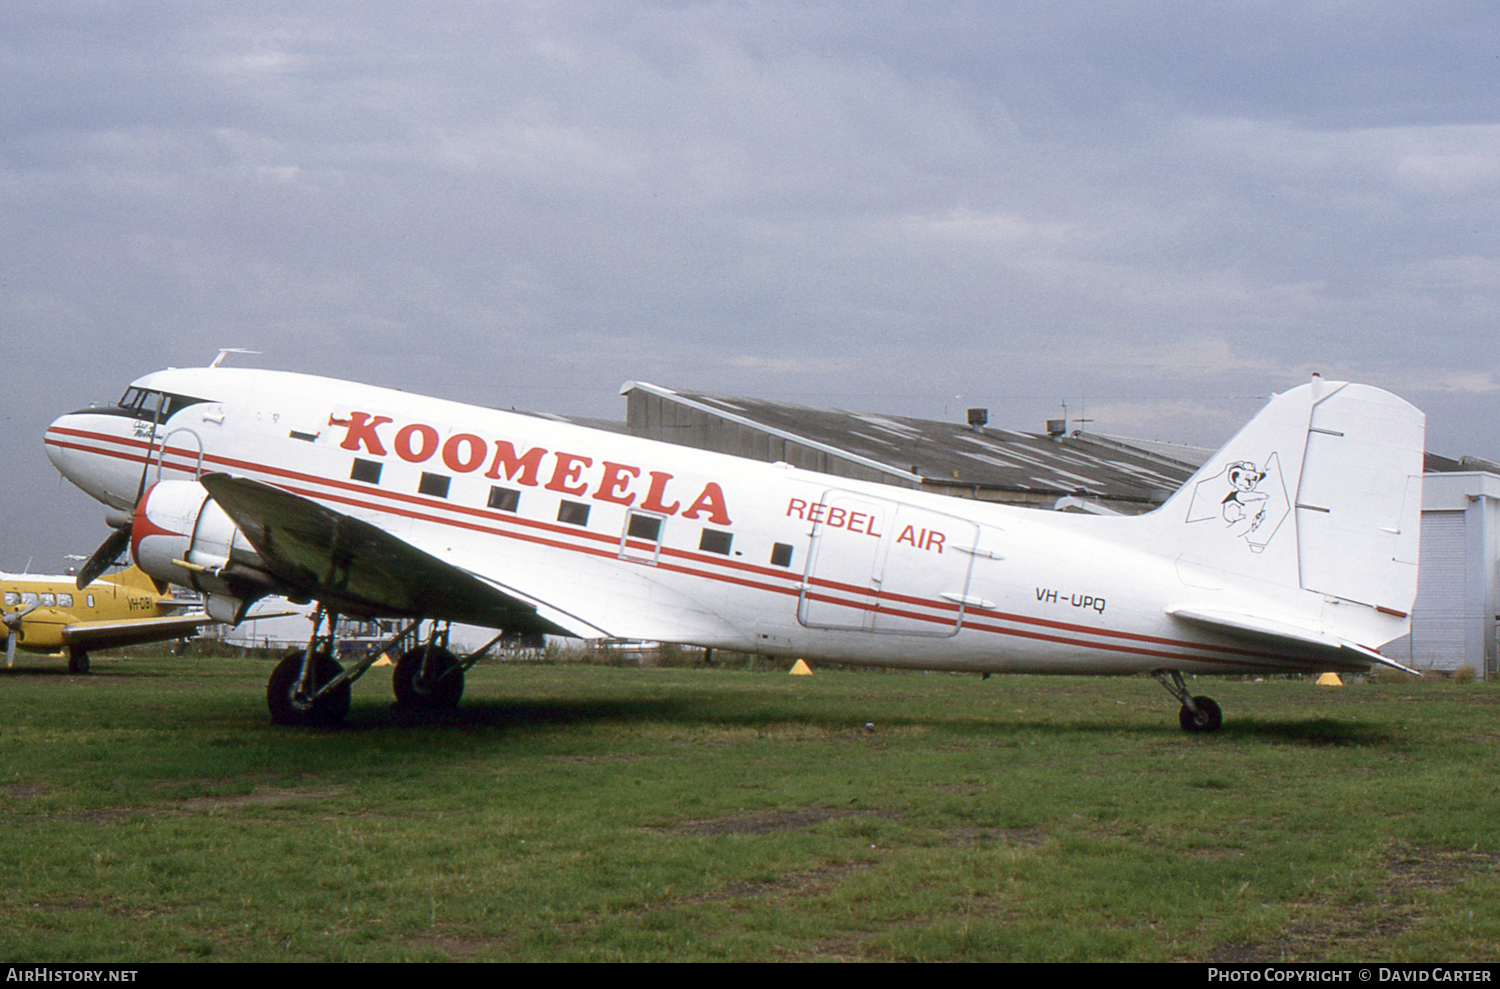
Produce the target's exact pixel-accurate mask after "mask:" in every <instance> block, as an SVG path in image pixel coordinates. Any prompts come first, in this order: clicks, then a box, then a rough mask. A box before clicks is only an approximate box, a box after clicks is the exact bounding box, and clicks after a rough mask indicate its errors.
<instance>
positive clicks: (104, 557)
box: [77, 526, 130, 591]
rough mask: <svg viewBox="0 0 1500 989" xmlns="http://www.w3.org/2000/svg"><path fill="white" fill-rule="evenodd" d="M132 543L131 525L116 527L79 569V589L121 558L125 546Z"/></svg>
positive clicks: (90, 582) (87, 584)
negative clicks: (121, 527)
mask: <svg viewBox="0 0 1500 989" xmlns="http://www.w3.org/2000/svg"><path fill="white" fill-rule="evenodd" d="M128 545H130V527H129V526H126V527H125V528H123V529H116V530H115V531H114V532H111V533H110V534H109V536H108V537H107V538H106V539H105V540H104V542H102V543H100V544H99V548H98V549H96V550H94V555H93V556H91V557H89V558H88V562H86V563H84V565H83V566H82V567H81V568H80V569H79V571H78V581H77V584H78V589H79V590H80V591H81V590H83V589H84V588H85V587H87V586H89V585H90V584H92V583H93V582H94V578H95V577H98V576H99V575H100V574H102V573H103V572H104V571H105V570H107V569H109V567H110V566H111V565H112V564H113V563H114V562H115V561H116V560H118V559H119V558H120V554H121V553H123V552H125V547H126V546H128Z"/></svg>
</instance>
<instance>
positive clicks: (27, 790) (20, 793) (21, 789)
mask: <svg viewBox="0 0 1500 989" xmlns="http://www.w3.org/2000/svg"><path fill="white" fill-rule="evenodd" d="M46 792H47V788H46V787H44V786H42V785H41V784H40V783H12V784H10V785H8V786H0V797H5V798H6V799H7V800H29V799H31V798H32V797H40V796H41V795H42V794H44V793H46Z"/></svg>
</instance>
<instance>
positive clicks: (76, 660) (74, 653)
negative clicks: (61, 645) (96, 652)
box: [68, 646, 89, 674]
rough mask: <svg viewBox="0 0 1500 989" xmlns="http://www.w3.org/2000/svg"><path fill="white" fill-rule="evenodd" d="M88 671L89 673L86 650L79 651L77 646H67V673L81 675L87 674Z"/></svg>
mask: <svg viewBox="0 0 1500 989" xmlns="http://www.w3.org/2000/svg"><path fill="white" fill-rule="evenodd" d="M88 671H89V654H88V650H86V649H80V648H78V647H77V646H69V647H68V672H69V673H79V674H82V673H87V672H88Z"/></svg>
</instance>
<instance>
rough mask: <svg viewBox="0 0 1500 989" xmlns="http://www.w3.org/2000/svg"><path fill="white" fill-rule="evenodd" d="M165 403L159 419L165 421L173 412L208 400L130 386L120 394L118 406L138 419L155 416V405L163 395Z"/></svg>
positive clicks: (153, 417)
mask: <svg viewBox="0 0 1500 989" xmlns="http://www.w3.org/2000/svg"><path fill="white" fill-rule="evenodd" d="M164 395H165V397H166V404H164V405H162V406H161V421H162V422H166V421H167V420H168V419H170V418H172V414H173V413H174V412H180V411H181V410H183V409H185V408H187V407H188V406H189V405H198V404H200V403H202V402H206V401H208V399H206V398H192V397H190V396H187V395H175V394H173V393H172V392H159V391H152V390H151V389H148V388H136V387H135V386H133V385H132V386H131V387H129V388H127V389H125V394H124V395H121V396H120V408H121V409H124V410H125V411H126V412H130V413H133V414H134V415H135V417H136V418H138V419H155V418H157V406H158V404H159V403H161V401H162V398H163V396H164Z"/></svg>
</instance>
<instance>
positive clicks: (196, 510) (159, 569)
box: [130, 481, 275, 623]
mask: <svg viewBox="0 0 1500 989" xmlns="http://www.w3.org/2000/svg"><path fill="white" fill-rule="evenodd" d="M130 558H131V559H132V560H133V561H134V562H135V565H136V566H138V567H140V568H141V569H142V570H144V571H145V572H146V573H147V574H149V575H150V576H151V577H153V578H155V579H156V580H163V581H166V582H168V583H171V584H179V585H182V586H184V587H191V588H192V589H193V590H195V591H198V592H199V593H201V594H204V595H205V596H206V602H207V609H208V613H209V614H210V615H212V616H213V617H215V618H217V619H219V620H220V621H227V622H231V623H235V622H238V621H239V620H240V619H242V618H243V617H244V614H245V610H246V609H248V608H249V606H250V605H251V604H252V603H254V601H255V600H256V599H258V598H260V597H262V596H264V595H265V594H267V593H270V592H271V591H272V590H274V589H275V588H274V584H275V581H274V579H273V578H272V577H271V576H270V574H268V573H267V572H266V571H265V567H264V564H263V563H262V561H261V558H260V554H259V553H257V552H256V551H255V547H253V546H251V545H250V542H249V540H247V539H246V538H245V535H244V533H242V532H240V529H239V526H237V525H235V524H234V520H232V519H231V518H230V517H229V516H228V515H226V514H225V512H224V509H222V508H220V507H219V503H218V502H216V501H214V500H213V498H211V497H210V496H209V493H208V491H207V489H206V488H204V487H203V485H201V484H199V483H198V482H197V481H161V482H158V483H157V484H154V485H152V486H151V487H150V488H149V489H148V490H147V491H146V493H145V495H144V496H143V497H142V498H141V501H140V504H138V505H136V506H135V520H134V522H132V524H131V528H130Z"/></svg>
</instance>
